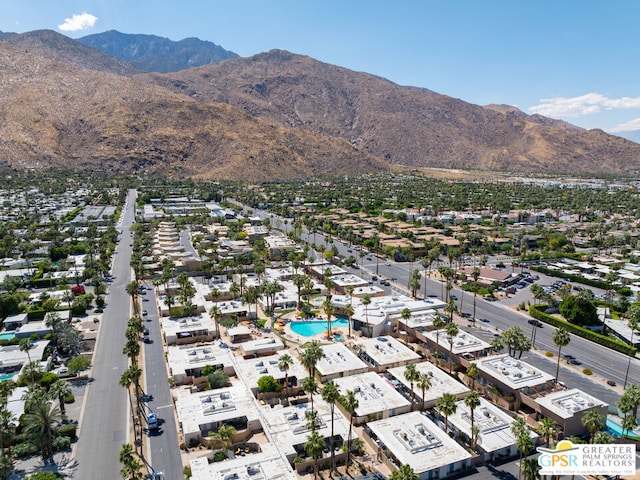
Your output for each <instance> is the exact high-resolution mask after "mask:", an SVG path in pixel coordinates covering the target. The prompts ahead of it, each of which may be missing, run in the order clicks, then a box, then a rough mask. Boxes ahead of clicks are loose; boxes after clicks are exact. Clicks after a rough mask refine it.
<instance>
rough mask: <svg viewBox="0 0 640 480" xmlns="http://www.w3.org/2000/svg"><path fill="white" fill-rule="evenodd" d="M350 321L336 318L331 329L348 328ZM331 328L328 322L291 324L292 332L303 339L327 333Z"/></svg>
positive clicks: (332, 321)
mask: <svg viewBox="0 0 640 480" xmlns="http://www.w3.org/2000/svg"><path fill="white" fill-rule="evenodd" d="M348 326H349V321H348V320H347V319H346V318H334V319H333V320H331V328H339V327H348ZM328 328H329V325H327V321H326V320H320V321H314V322H291V330H293V331H294V332H295V333H297V334H298V335H302V336H303V337H312V336H314V335H317V334H319V333H323V332H326V331H327V329H328Z"/></svg>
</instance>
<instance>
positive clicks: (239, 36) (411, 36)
mask: <svg viewBox="0 0 640 480" xmlns="http://www.w3.org/2000/svg"><path fill="white" fill-rule="evenodd" d="M639 25H640V1H637V0H607V1H604V0H597V1H595V0H581V1H575V0H559V1H558V0H555V1H551V0H528V1H527V0H520V1H519V0H495V1H483V0H461V1H455V0H411V1H409V0H397V1H395V2H391V1H389V0H384V1H380V0H358V1H356V0H225V1H223V0H181V1H175V0H173V1H168V0H84V1H83V0H2V8H1V15H0V31H3V32H26V31H31V30H37V29H52V30H56V31H58V32H60V33H64V34H65V35H68V36H70V37H72V38H77V37H81V36H84V35H88V34H91V33H99V32H104V31H106V30H111V29H115V30H118V31H121V32H124V33H146V34H154V35H159V36H163V37H168V38H170V39H172V40H180V39H182V38H185V37H198V38H200V39H203V40H209V41H212V42H214V43H216V44H218V45H221V46H222V47H224V48H226V49H227V50H231V51H234V52H236V53H238V54H239V55H241V56H251V55H254V54H257V53H260V52H264V51H268V50H270V49H273V48H279V49H283V50H289V51H291V52H294V53H299V54H303V55H309V56H311V57H313V58H316V59H318V60H321V61H323V62H327V63H331V64H335V65H340V66H343V67H346V68H350V69H352V70H357V71H364V72H368V73H372V74H375V75H379V76H382V77H385V78H387V79H389V80H391V81H393V82H396V83H398V84H401V85H413V86H419V87H425V88H428V89H430V90H434V91H436V92H438V93H442V94H446V95H450V96H452V97H457V98H461V99H463V100H466V101H468V102H472V103H476V104H480V105H485V104H488V103H505V104H510V105H515V106H517V107H518V108H520V109H521V110H523V111H525V112H527V113H541V114H543V115H546V116H550V117H553V118H560V119H563V120H567V121H569V122H571V123H574V124H576V125H579V126H582V127H585V128H602V129H603V130H606V131H609V132H612V133H616V134H619V135H627V133H625V132H627V131H633V130H639V131H640V27H639Z"/></svg>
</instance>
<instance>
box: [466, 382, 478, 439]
mask: <svg viewBox="0 0 640 480" xmlns="http://www.w3.org/2000/svg"><path fill="white" fill-rule="evenodd" d="M464 404H465V405H466V406H467V407H469V412H470V413H471V432H472V434H471V448H476V442H477V440H478V438H477V437H476V436H475V435H473V431H474V430H476V429H475V410H476V408H478V407H479V406H480V395H478V392H476V391H474V390H471V391H470V392H468V393H467V394H466V395H465V396H464Z"/></svg>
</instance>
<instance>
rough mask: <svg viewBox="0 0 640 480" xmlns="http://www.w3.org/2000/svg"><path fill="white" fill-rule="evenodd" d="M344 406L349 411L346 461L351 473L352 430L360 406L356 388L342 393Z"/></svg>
mask: <svg viewBox="0 0 640 480" xmlns="http://www.w3.org/2000/svg"><path fill="white" fill-rule="evenodd" d="M338 402H339V403H340V405H342V408H344V409H345V411H347V412H348V413H349V433H348V435H347V461H346V473H347V474H348V473H349V459H350V458H351V431H352V430H353V415H354V414H355V411H356V410H357V409H358V407H359V406H360V402H359V401H358V399H357V398H356V392H355V391H354V390H347V393H346V394H345V395H342V396H341V397H340V399H339V400H338Z"/></svg>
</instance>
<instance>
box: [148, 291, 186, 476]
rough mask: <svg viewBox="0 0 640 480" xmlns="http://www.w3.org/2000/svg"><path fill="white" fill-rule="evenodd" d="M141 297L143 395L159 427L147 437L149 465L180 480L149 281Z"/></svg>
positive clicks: (159, 335) (158, 326) (169, 404)
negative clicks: (144, 329) (146, 338)
mask: <svg viewBox="0 0 640 480" xmlns="http://www.w3.org/2000/svg"><path fill="white" fill-rule="evenodd" d="M146 286H147V287H148V288H147V289H146V290H145V291H144V292H143V293H142V294H141V299H142V308H143V309H145V310H146V311H147V315H144V316H143V320H144V326H145V327H147V328H148V329H149V339H150V343H145V344H143V345H142V348H143V349H144V367H143V372H144V376H145V385H146V387H145V393H146V394H147V395H150V396H151V400H150V401H149V402H147V406H148V407H149V411H153V412H155V413H156V414H157V416H158V419H159V423H160V428H159V429H158V431H157V433H154V434H151V435H150V436H149V437H148V438H147V445H148V449H147V451H148V452H149V456H148V459H149V463H150V465H151V467H152V468H153V470H154V471H158V472H163V473H164V476H165V478H166V479H174V478H175V479H178V478H182V459H181V457H180V447H179V445H178V433H177V427H176V421H175V416H174V414H173V400H172V398H171V391H170V388H169V381H168V375H167V365H166V360H165V356H164V348H163V343H162V332H161V331H160V321H159V319H158V309H157V308H156V297H155V292H154V289H153V285H151V283H150V282H148V283H147V284H146Z"/></svg>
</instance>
